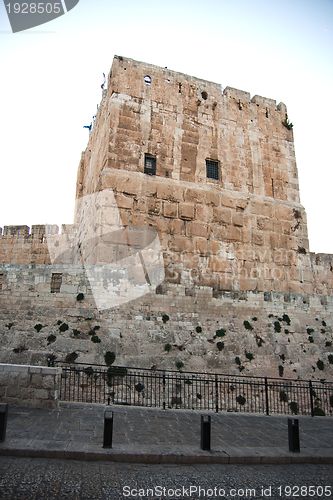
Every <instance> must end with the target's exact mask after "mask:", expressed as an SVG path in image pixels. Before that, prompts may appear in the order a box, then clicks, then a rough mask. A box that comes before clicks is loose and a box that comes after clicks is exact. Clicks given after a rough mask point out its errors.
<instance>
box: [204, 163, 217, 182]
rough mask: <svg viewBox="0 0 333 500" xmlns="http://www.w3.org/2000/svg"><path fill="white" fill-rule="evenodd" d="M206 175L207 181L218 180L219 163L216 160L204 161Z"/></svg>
mask: <svg viewBox="0 0 333 500" xmlns="http://www.w3.org/2000/svg"><path fill="white" fill-rule="evenodd" d="M206 175H207V178H208V179H215V180H219V178H220V177H219V162H218V161H216V160H206Z"/></svg>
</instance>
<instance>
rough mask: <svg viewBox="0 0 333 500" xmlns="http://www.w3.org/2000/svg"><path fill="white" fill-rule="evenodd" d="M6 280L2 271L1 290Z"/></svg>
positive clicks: (0, 274)
mask: <svg viewBox="0 0 333 500" xmlns="http://www.w3.org/2000/svg"><path fill="white" fill-rule="evenodd" d="M4 281H5V275H4V274H3V273H0V291H1V290H2V288H3V285H4Z"/></svg>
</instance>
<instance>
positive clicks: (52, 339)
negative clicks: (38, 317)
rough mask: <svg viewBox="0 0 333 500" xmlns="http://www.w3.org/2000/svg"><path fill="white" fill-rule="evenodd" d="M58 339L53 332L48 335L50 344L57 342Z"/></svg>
mask: <svg viewBox="0 0 333 500" xmlns="http://www.w3.org/2000/svg"><path fill="white" fill-rule="evenodd" d="M56 340H57V337H56V336H55V335H53V334H52V333H51V335H49V336H48V337H47V344H48V345H49V344H52V342H55V341H56Z"/></svg>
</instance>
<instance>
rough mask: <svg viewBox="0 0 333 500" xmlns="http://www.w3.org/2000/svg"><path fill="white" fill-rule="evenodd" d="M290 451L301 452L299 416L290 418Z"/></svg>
mask: <svg viewBox="0 0 333 500" xmlns="http://www.w3.org/2000/svg"><path fill="white" fill-rule="evenodd" d="M288 441H289V451H292V452H294V453H295V452H296V453H299V451H300V446H299V425H298V419H297V418H288Z"/></svg>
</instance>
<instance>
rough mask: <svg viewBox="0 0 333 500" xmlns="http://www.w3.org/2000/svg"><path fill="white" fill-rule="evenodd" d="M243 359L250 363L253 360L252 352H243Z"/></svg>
mask: <svg viewBox="0 0 333 500" xmlns="http://www.w3.org/2000/svg"><path fill="white" fill-rule="evenodd" d="M245 357H246V358H247V359H248V360H249V361H252V360H253V359H254V356H253V354H252V352H247V351H245Z"/></svg>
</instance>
